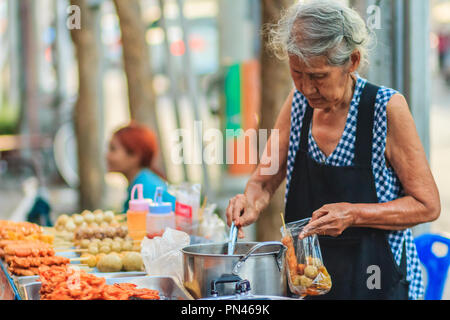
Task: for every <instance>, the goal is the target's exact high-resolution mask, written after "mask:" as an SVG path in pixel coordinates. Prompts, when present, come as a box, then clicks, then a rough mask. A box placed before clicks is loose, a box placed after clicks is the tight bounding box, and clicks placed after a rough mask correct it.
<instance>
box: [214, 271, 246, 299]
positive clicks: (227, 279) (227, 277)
mask: <svg viewBox="0 0 450 320" xmlns="http://www.w3.org/2000/svg"><path fill="white" fill-rule="evenodd" d="M241 281H242V279H241V277H239V276H237V275H235V274H223V275H222V276H221V277H220V278H219V279H216V280H213V281H211V296H213V297H217V296H218V295H219V292H218V291H217V288H216V287H217V285H218V284H220V283H233V282H236V283H240V282H241Z"/></svg>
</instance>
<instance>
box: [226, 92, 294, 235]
mask: <svg viewBox="0 0 450 320" xmlns="http://www.w3.org/2000/svg"><path fill="white" fill-rule="evenodd" d="M293 97H294V90H292V91H291V93H290V94H289V96H288V97H287V99H286V101H285V102H284V105H283V107H282V109H281V111H280V114H279V116H278V119H277V121H276V123H275V127H274V130H278V139H275V137H276V134H274V133H273V131H272V134H271V135H270V138H269V141H268V142H267V144H266V147H265V150H264V153H263V156H262V157H261V161H260V163H259V164H258V166H257V168H256V170H255V172H254V173H253V174H252V176H251V178H250V180H249V181H248V182H247V185H246V187H245V192H244V194H239V195H237V196H235V197H234V198H232V199H231V200H230V202H229V204H228V207H227V210H226V215H227V223H228V225H231V222H232V221H234V223H235V225H236V226H237V227H238V228H239V237H240V238H243V237H244V233H243V232H242V229H241V227H245V226H248V225H250V224H252V223H254V222H255V221H256V220H257V219H258V218H259V215H260V213H261V212H262V211H263V210H264V209H265V208H266V207H267V206H268V205H269V202H270V199H271V198H272V196H273V194H274V193H275V191H276V190H277V189H278V187H279V186H280V184H281V182H282V181H283V179H284V178H285V176H286V164H287V156H288V149H289V135H290V129H291V104H292V99H293ZM277 140H278V141H277ZM271 150H272V151H271ZM271 153H272V154H271Z"/></svg>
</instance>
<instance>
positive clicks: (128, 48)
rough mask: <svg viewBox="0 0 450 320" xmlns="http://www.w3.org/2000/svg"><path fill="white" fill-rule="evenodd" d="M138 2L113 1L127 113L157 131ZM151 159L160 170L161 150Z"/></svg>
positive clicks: (143, 30)
mask: <svg viewBox="0 0 450 320" xmlns="http://www.w3.org/2000/svg"><path fill="white" fill-rule="evenodd" d="M139 3H140V1H139V0H114V5H115V7H116V11H117V15H118V16H119V21H120V31H121V33H122V48H123V63H124V69H125V74H126V76H127V82H128V100H129V108H130V115H131V119H132V120H134V121H136V122H139V123H141V124H143V125H146V126H147V127H149V128H151V129H152V130H154V131H156V132H159V131H158V122H157V118H156V98H155V93H154V90H153V84H152V80H153V77H152V68H151V59H150V52H149V49H148V45H147V41H146V37H145V26H144V24H143V22H142V19H141V8H140V4H139ZM158 136H159V135H158ZM160 144H161V140H160ZM154 162H155V163H154V165H155V166H156V167H157V168H158V169H159V170H162V169H163V168H162V167H163V166H162V158H161V153H160V152H159V153H158V156H157V159H155V161H154Z"/></svg>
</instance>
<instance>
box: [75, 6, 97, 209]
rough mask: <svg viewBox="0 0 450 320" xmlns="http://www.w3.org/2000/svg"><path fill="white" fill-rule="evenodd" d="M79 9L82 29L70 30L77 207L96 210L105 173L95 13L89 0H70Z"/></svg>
mask: <svg viewBox="0 0 450 320" xmlns="http://www.w3.org/2000/svg"><path fill="white" fill-rule="evenodd" d="M71 3H72V5H77V6H79V8H80V11H81V29H79V30H78V29H73V30H71V37H72V40H73V43H74V46H75V52H76V56H77V60H78V85H79V89H78V100H77V102H76V104H75V112H74V121H75V133H76V137H77V146H78V172H79V177H80V187H79V191H80V206H81V208H82V209H90V210H93V209H97V208H100V207H101V206H102V198H103V186H104V182H103V181H104V172H103V166H102V161H103V155H102V153H101V150H102V149H103V148H102V147H103V146H102V145H101V143H100V131H99V123H100V121H101V119H100V107H99V105H98V104H99V99H98V60H99V58H98V56H99V53H98V47H97V43H96V38H95V34H96V28H95V13H94V12H93V10H92V9H90V8H89V5H88V0H71Z"/></svg>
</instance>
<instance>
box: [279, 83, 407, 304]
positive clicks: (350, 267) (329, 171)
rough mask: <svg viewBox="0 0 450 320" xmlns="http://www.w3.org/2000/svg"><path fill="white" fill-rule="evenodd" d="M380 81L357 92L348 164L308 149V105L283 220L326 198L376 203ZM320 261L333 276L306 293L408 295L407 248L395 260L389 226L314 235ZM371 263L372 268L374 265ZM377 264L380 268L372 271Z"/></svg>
mask: <svg viewBox="0 0 450 320" xmlns="http://www.w3.org/2000/svg"><path fill="white" fill-rule="evenodd" d="M378 89H379V87H376V86H374V85H372V84H370V83H367V84H366V86H365V88H364V91H363V93H362V95H361V101H360V103H359V107H358V108H359V109H358V122H357V130H356V142H355V160H354V166H351V167H334V166H329V165H324V164H321V163H317V162H316V161H315V160H313V159H311V158H310V156H309V154H308V135H309V129H310V125H311V120H312V116H313V109H312V108H311V107H310V106H309V105H308V106H307V110H306V113H305V116H304V118H303V124H302V130H301V137H300V146H299V150H298V151H297V155H296V158H295V164H294V170H293V173H292V177H291V182H290V188H289V192H288V196H287V202H286V221H287V222H293V221H297V220H301V219H305V218H310V217H311V215H312V213H313V212H314V211H316V210H317V209H320V208H321V207H322V206H324V205H326V204H333V203H341V202H348V203H378V196H377V193H376V189H375V179H374V177H373V171H372V138H373V126H374V109H375V108H374V105H375V100H376V95H377V92H378ZM319 243H320V247H321V251H322V257H323V260H324V264H325V266H326V268H327V269H328V272H329V273H330V276H331V279H332V283H333V285H332V289H331V291H330V292H329V293H328V294H326V295H324V296H319V297H313V298H311V299H332V300H339V299H352V300H357V299H377V300H379V299H402V300H406V299H408V285H409V283H408V282H407V281H406V253H405V248H403V256H402V263H401V264H400V267H399V266H398V265H397V264H396V262H395V259H394V256H393V254H392V251H391V248H390V246H389V243H388V232H387V231H383V230H377V229H372V228H348V229H347V230H345V231H344V232H343V233H342V235H340V236H339V237H336V238H335V237H329V236H319ZM371 266H376V267H375V269H374V267H371ZM377 267H379V271H380V272H379V273H378V272H376V271H374V270H377ZM374 272H375V273H377V274H379V275H380V277H381V287H380V289H377V288H374V289H369V287H373V286H368V282H369V284H372V283H373V282H372V281H371V279H369V278H370V277H371V275H373V274H374Z"/></svg>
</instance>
